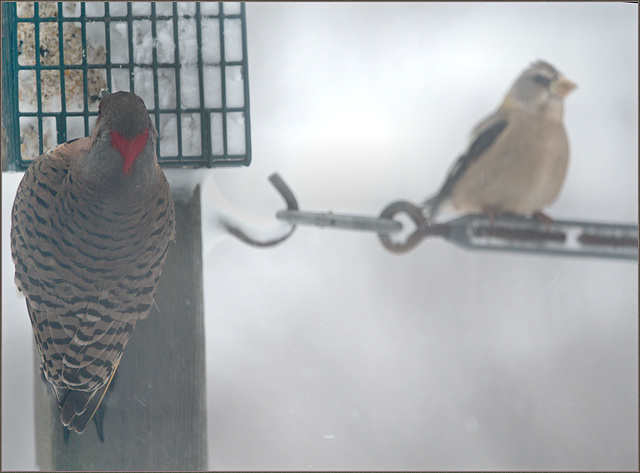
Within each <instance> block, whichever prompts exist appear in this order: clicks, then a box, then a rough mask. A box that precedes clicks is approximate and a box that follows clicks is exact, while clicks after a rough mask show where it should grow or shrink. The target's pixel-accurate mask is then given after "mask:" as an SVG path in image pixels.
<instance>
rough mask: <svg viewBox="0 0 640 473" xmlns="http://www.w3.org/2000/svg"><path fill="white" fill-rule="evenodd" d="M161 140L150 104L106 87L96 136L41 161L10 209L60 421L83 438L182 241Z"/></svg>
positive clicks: (19, 277) (21, 276)
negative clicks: (175, 243) (172, 250)
mask: <svg viewBox="0 0 640 473" xmlns="http://www.w3.org/2000/svg"><path fill="white" fill-rule="evenodd" d="M147 135H148V136H147ZM157 136H158V135H157V132H156V130H155V127H154V126H153V124H152V122H151V119H150V118H149V114H148V112H147V109H146V107H145V106H144V102H143V101H142V99H140V98H139V97H138V96H136V95H135V94H132V93H129V92H116V93H113V94H109V95H107V96H105V98H104V99H103V100H102V102H101V103H100V116H99V118H98V121H97V123H96V128H95V130H94V132H93V134H92V135H91V136H90V137H86V138H80V139H76V140H72V141H69V142H67V143H64V144H61V145H59V146H58V147H56V148H54V149H53V150H51V151H49V152H48V153H45V154H44V155H42V156H40V157H39V158H37V159H36V160H35V161H34V162H33V163H32V165H31V166H30V167H29V169H28V170H27V171H26V172H25V175H24V177H23V179H22V181H21V183H20V185H19V187H18V192H17V194H16V198H15V201H14V204H13V210H12V226H11V255H12V258H13V261H14V263H15V280H16V284H17V286H18V288H19V289H20V291H21V292H22V293H23V294H24V295H25V296H26V300H27V310H28V313H29V318H30V319H31V325H32V327H33V332H34V336H35V340H36V345H37V346H38V350H39V352H40V357H41V363H42V370H43V373H44V375H45V377H46V379H47V380H48V381H49V382H50V383H51V385H52V387H53V389H54V393H55V396H56V398H57V401H58V404H59V406H60V409H61V420H62V423H63V424H64V425H65V426H66V427H67V428H69V429H73V430H75V431H76V432H78V433H82V432H83V431H84V429H85V428H86V426H87V424H88V422H89V421H90V420H91V418H92V416H93V414H94V413H95V411H96V409H97V408H98V406H99V404H100V402H101V400H102V397H103V396H104V393H105V392H106V390H107V388H108V386H109V383H110V381H111V379H112V378H113V375H114V373H115V370H116V368H117V366H118V363H119V361H120V358H121V357H122V353H123V350H124V348H125V346H126V344H127V341H128V339H129V336H130V335H131V331H132V330H133V328H134V327H135V324H136V322H137V321H138V320H140V319H144V318H146V317H147V315H148V313H149V311H150V309H151V307H152V305H153V301H154V297H155V293H156V289H157V287H158V281H159V280H160V274H161V272H162V266H163V264H164V261H165V259H166V256H167V252H168V250H169V242H170V241H171V240H173V239H174V237H175V235H174V234H175V219H174V210H173V200H172V198H171V193H170V189H169V184H168V182H167V180H166V178H165V176H164V173H163V172H162V170H161V168H160V166H159V165H158V160H157V157H156V153H155V148H156V143H157ZM114 144H115V148H114Z"/></svg>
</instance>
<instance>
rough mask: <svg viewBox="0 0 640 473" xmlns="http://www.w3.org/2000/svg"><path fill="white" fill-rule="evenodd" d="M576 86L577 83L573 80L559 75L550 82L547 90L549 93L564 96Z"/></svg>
mask: <svg viewBox="0 0 640 473" xmlns="http://www.w3.org/2000/svg"><path fill="white" fill-rule="evenodd" d="M576 87H577V85H576V84H575V82H572V81H570V80H569V79H567V78H566V77H562V76H560V77H559V78H558V79H556V80H554V81H553V82H552V83H551V85H550V89H549V90H551V93H552V94H553V95H558V96H559V97H562V98H564V97H566V96H567V94H568V93H569V92H571V91H572V90H573V89H575V88H576Z"/></svg>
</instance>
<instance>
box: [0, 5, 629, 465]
mask: <svg viewBox="0 0 640 473" xmlns="http://www.w3.org/2000/svg"><path fill="white" fill-rule="evenodd" d="M637 15H638V9H637V5H634V4H622V3H612V2H609V3H579V2H576V3H536V4H521V3H507V4H504V3H499V4H498V3H495V4H486V3H435V4H434V3H395V4H390V3H389V4H387V3H357V4H355V3H354V4H350V3H331V4H322V3H320V4H316V3H314V4H304V3H255V4H253V3H252V4H248V5H247V21H248V48H249V83H250V88H251V125H252V146H253V163H252V165H251V166H250V167H249V168H237V169H218V170H215V171H213V178H212V179H210V180H209V181H208V182H207V183H206V185H205V189H204V197H203V199H207V198H210V199H211V200H212V202H214V203H215V202H219V201H220V197H219V194H218V192H221V193H222V195H224V197H225V198H226V199H227V200H228V203H229V204H230V205H233V206H235V207H237V208H239V209H242V211H243V212H246V213H249V214H251V215H255V216H257V217H261V218H262V219H263V221H264V222H267V223H268V224H271V225H273V226H274V227H276V226H277V225H276V222H275V220H274V215H275V212H276V211H277V210H279V209H281V208H282V202H281V200H280V197H279V196H278V195H277V193H276V192H275V191H274V190H273V188H272V187H271V186H270V184H269V183H268V182H267V177H268V175H269V174H271V173H272V172H273V171H278V172H279V173H280V174H281V175H282V176H283V177H284V178H285V179H286V181H287V182H288V183H289V184H290V185H291V187H292V188H293V190H294V191H295V193H296V195H297V197H298V199H299V201H300V203H301V206H302V208H303V209H307V210H329V209H331V210H334V211H335V212H355V213H360V214H364V215H372V216H375V215H377V214H378V213H379V212H380V211H381V209H382V208H384V207H385V206H386V205H387V204H388V203H389V202H391V201H392V200H396V199H399V198H403V199H409V200H413V201H420V200H422V199H423V198H424V197H426V196H427V195H429V194H430V193H432V192H433V191H434V190H435V189H436V188H437V187H438V185H439V184H440V183H441V180H442V179H443V178H444V175H445V173H446V171H447V169H448V168H449V166H450V165H451V163H452V162H453V160H454V159H455V158H456V157H457V156H458V154H459V153H460V152H461V151H462V150H463V149H464V147H465V145H466V140H467V137H468V134H469V132H470V130H471V128H472V127H473V126H474V125H475V123H477V121H478V120H480V119H481V118H483V117H484V116H485V115H487V114H489V113H490V112H492V111H493V109H494V108H495V107H496V106H497V105H498V103H499V102H500V100H501V99H502V97H503V95H504V94H505V92H506V90H507V89H508V87H509V86H510V85H511V83H512V82H513V80H514V79H515V77H516V76H517V75H518V74H519V73H520V72H521V70H522V69H524V68H525V67H526V66H527V65H528V64H529V63H530V62H532V61H534V60H536V59H545V60H548V61H549V62H551V63H552V64H554V65H555V66H556V67H557V68H558V69H560V70H561V71H562V72H563V73H564V74H565V75H566V76H567V77H569V78H570V79H572V80H574V81H575V82H576V83H577V84H578V89H576V91H575V92H574V93H572V94H571V95H570V96H569V97H568V98H567V103H566V114H565V116H566V119H565V124H566V127H567V130H568V134H569V139H570V144H571V149H572V154H571V164H570V169H569V175H568V178H567V181H566V183H565V186H564V189H563V191H562V194H561V195H560V197H559V199H558V201H557V202H556V203H555V204H554V205H553V206H552V207H551V208H550V209H549V213H550V214H551V215H552V216H555V217H557V218H564V219H581V220H590V221H614V222H629V223H635V222H637V211H638V207H637V203H638V192H637V176H638V147H637V144H638V77H637V67H638V62H637V61H638V59H637V58H638V48H637V44H638V30H637ZM16 185H17V176H16V175H3V216H2V219H3V221H2V234H3V237H4V238H3V242H2V244H3V247H2V251H3V254H2V257H3V265H2V271H3V274H2V275H3V283H2V284H3V285H2V310H3V332H2V337H3V338H2V350H3V370H2V381H3V403H2V419H3V426H2V428H3V445H2V450H3V451H2V453H3V460H2V467H3V468H4V469H25V468H26V469H29V468H35V460H34V458H33V455H34V453H33V452H34V447H33V418H32V415H33V414H32V400H31V397H30V396H31V395H30V392H31V389H32V369H31V362H30V361H29V362H25V360H30V358H31V356H32V354H31V351H30V350H31V343H32V342H31V338H32V334H31V329H30V327H29V322H28V317H27V314H26V310H25V308H24V301H23V300H22V299H20V298H18V297H17V296H16V294H15V292H16V291H15V290H14V288H13V282H12V279H13V266H12V264H11V263H10V255H9V251H8V239H7V235H8V230H9V226H8V225H9V224H8V222H9V211H10V206H11V202H12V200H13V196H14V194H15V188H16ZM204 207H205V208H204V210H203V218H204V220H205V224H206V228H205V233H204V236H203V238H204V243H205V247H206V248H207V251H206V254H205V255H204V263H205V294H206V300H205V303H206V328H207V360H208V365H207V371H208V393H207V395H208V399H209V406H208V408H209V418H208V426H209V446H210V448H209V459H210V468H212V469H245V470H247V469H308V468H312V469H376V470H382V469H396V470H398V469H419V470H442V469H449V470H451V469H454V470H455V469H518V470H523V469H570V470H579V469H591V470H607V469H609V470H610V469H614V470H621V469H631V470H633V469H637V468H638V403H637V399H638V377H637V373H638V335H637V334H638V317H637V315H638V313H637V307H638V296H637V287H638V284H637V283H638V281H637V269H638V268H637V265H636V264H633V263H629V262H618V261H605V260H590V259H564V258H550V257H531V256H519V255H513V254H495V253H474V252H467V251H464V250H461V249H459V248H455V247H453V246H451V245H449V244H447V243H446V242H443V241H438V240H431V241H425V242H423V243H422V245H421V246H420V247H418V248H417V249H416V250H414V251H413V252H412V253H409V254H408V255H405V256H396V255H391V254H389V253H387V252H386V251H385V250H384V249H383V248H382V247H381V245H380V243H379V242H378V240H377V238H376V237H375V236H374V235H368V234H358V233H351V232H345V231H332V230H320V229H314V228H306V227H305V228H299V229H298V230H297V231H296V233H295V234H294V235H293V237H292V238H291V239H290V240H289V241H287V242H286V243H285V244H283V245H281V246H279V247H277V248H275V249H270V250H257V249H253V248H250V247H247V246H245V245H244V244H242V243H240V242H238V241H235V240H233V239H230V238H227V239H224V238H220V232H219V231H218V230H217V229H216V228H215V226H214V224H215V222H214V220H213V219H214V217H213V215H214V212H215V209H214V208H212V207H211V205H207V203H206V202H205V203H204ZM214 242H215V244H214ZM147 322H150V321H145V323H147ZM125 357H126V354H125ZM25 367H26V368H25Z"/></svg>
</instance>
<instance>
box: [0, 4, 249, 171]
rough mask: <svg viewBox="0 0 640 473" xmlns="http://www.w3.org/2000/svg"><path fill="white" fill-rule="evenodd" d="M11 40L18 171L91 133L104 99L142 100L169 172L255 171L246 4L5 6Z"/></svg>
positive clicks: (8, 54)
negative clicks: (120, 94) (106, 95)
mask: <svg viewBox="0 0 640 473" xmlns="http://www.w3.org/2000/svg"><path fill="white" fill-rule="evenodd" d="M2 39H3V47H2V63H3V64H2V66H3V68H2V79H3V81H2V101H3V109H2V121H3V134H4V136H3V141H4V142H3V151H5V153H6V156H5V158H6V159H5V161H6V162H5V163H4V165H5V168H6V169H10V170H15V171H22V170H25V169H26V168H27V167H28V166H29V164H30V163H31V161H32V160H33V159H34V158H36V157H37V156H39V155H40V154H42V153H43V152H45V151H47V150H48V149H50V148H52V147H53V146H55V145H56V144H59V143H63V142H65V141H68V140H71V139H73V138H78V137H82V136H88V135H89V134H90V133H91V131H92V130H93V126H94V124H95V121H96V119H97V115H98V104H99V101H100V94H101V91H102V90H107V91H109V92H115V91H118V90H126V91H130V92H134V93H136V94H137V95H139V96H140V97H142V99H143V100H144V102H145V104H146V106H147V109H148V110H149V114H150V116H151V118H152V120H153V121H154V123H155V125H156V128H157V130H158V133H159V137H160V138H159V140H158V146H157V154H158V159H159V161H160V164H161V165H162V166H163V167H171V168H199V167H215V166H239V165H244V166H247V165H249V163H250V161H251V142H250V120H249V84H248V65H247V45H246V22H245V7H244V4H243V3H227V2H219V3H218V2H215V3H214V2H202V3H200V2H126V3H125V2H2ZM3 154H4V153H3Z"/></svg>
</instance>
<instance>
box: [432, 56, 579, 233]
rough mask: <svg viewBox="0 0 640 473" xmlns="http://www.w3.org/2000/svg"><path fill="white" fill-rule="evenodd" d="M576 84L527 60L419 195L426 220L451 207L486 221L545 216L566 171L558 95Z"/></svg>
mask: <svg viewBox="0 0 640 473" xmlns="http://www.w3.org/2000/svg"><path fill="white" fill-rule="evenodd" d="M575 88H576V84H575V83H573V82H572V81H570V80H569V79H567V78H566V77H564V76H563V75H562V74H561V73H560V72H558V70H557V69H556V68H555V67H554V66H552V65H551V64H549V63H548V62H545V61H536V62H534V63H533V64H531V66H530V67H529V68H528V69H526V70H525V71H524V72H522V74H520V76H519V77H518V78H517V79H516V81H515V82H514V83H513V85H512V86H511V89H509V91H508V92H507V94H506V96H505V98H504V100H503V101H502V103H501V104H500V106H499V107H498V109H497V110H496V111H495V112H494V113H493V114H492V115H490V116H488V117H487V118H485V119H484V120H482V121H481V122H480V123H478V125H476V127H475V128H474V129H473V131H472V135H471V140H470V144H469V146H468V148H467V150H466V151H465V152H464V153H463V154H462V156H460V157H459V158H458V160H457V161H456V162H455V164H454V165H453V167H452V168H451V170H450V171H449V174H448V175H447V178H446V179H445V181H444V184H443V185H442V186H441V187H440V190H439V191H438V192H437V193H436V194H435V195H434V196H432V197H431V198H429V199H427V200H425V201H424V203H423V206H424V213H425V216H426V217H427V219H428V220H429V221H433V220H435V219H436V217H437V215H438V212H439V211H440V210H441V208H442V207H445V206H452V207H453V209H454V210H455V211H456V212H458V213H460V214H468V213H484V214H487V215H489V217H490V218H491V219H493V218H495V217H496V216H497V215H500V214H503V213H510V214H515V215H522V216H534V217H538V218H540V219H541V220H544V221H550V220H551V219H550V218H549V217H547V216H546V215H545V214H544V213H543V212H542V211H543V209H544V208H546V207H547V206H548V205H550V204H551V203H552V202H554V201H555V200H556V198H557V197H558V194H559V193H560V189H561V187H562V184H563V182H564V179H565V176H566V173H567V166H568V164H569V142H568V139H567V133H566V131H565V128H564V124H563V122H562V119H563V113H564V98H565V97H566V96H567V94H569V92H571V91H572V90H573V89H575Z"/></svg>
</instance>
